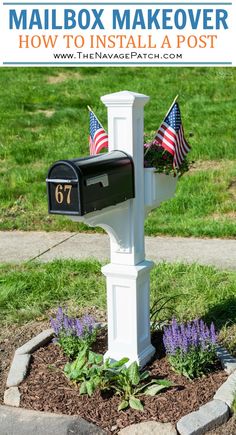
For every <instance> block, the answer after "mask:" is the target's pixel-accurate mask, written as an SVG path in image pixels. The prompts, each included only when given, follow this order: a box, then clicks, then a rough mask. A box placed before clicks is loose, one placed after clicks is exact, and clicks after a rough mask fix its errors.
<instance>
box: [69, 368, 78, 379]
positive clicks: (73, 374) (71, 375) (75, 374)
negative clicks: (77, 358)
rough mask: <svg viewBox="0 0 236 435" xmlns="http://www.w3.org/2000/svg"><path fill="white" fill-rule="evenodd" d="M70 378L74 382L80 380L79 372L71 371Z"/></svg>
mask: <svg viewBox="0 0 236 435" xmlns="http://www.w3.org/2000/svg"><path fill="white" fill-rule="evenodd" d="M69 378H70V379H72V380H76V379H78V378H79V373H78V370H71V372H70V373H69Z"/></svg>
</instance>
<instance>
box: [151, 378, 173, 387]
mask: <svg viewBox="0 0 236 435" xmlns="http://www.w3.org/2000/svg"><path fill="white" fill-rule="evenodd" d="M152 382H153V383H155V384H158V385H163V386H164V387H166V388H169V387H173V385H174V384H173V382H171V381H168V379H154V380H153V381H152Z"/></svg>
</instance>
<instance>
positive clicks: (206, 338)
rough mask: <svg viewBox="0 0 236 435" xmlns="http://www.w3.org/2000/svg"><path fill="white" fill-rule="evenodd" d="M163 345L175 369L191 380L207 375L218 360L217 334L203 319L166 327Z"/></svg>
mask: <svg viewBox="0 0 236 435" xmlns="http://www.w3.org/2000/svg"><path fill="white" fill-rule="evenodd" d="M163 343H164V346H165V349H166V353H167V355H168V358H169V361H170V364H171V365H172V367H173V369H174V370H175V371H176V372H178V373H180V374H182V375H184V376H186V377H187V378H189V379H193V378H197V377H199V376H202V375H203V374H204V373H206V372H207V371H208V370H209V369H210V368H211V367H212V365H213V364H214V363H215V360H216V333H215V327H214V324H213V323H212V324H211V326H210V328H208V326H207V325H206V324H205V323H204V322H203V320H201V319H196V320H194V321H192V322H188V323H187V324H183V323H180V324H178V323H177V321H176V319H172V322H171V324H170V325H169V326H167V327H164V335H163Z"/></svg>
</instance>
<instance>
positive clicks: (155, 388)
mask: <svg viewBox="0 0 236 435" xmlns="http://www.w3.org/2000/svg"><path fill="white" fill-rule="evenodd" d="M172 385H173V384H172V382H170V381H167V380H165V379H163V380H156V381H153V383H152V384H151V385H149V386H148V387H147V388H146V390H144V394H146V395H147V396H155V395H156V394H157V393H159V391H161V390H164V389H166V388H169V387H171V386H172Z"/></svg>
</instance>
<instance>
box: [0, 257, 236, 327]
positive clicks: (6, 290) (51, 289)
mask: <svg viewBox="0 0 236 435" xmlns="http://www.w3.org/2000/svg"><path fill="white" fill-rule="evenodd" d="M100 268H101V264H100V263H99V262H98V261H76V260H63V261H62V260H56V261H53V262H50V263H46V264H44V263H39V262H30V263H24V264H17V265H16V264H15V265H12V264H9V265H2V266H1V268H0V324H1V325H2V326H4V325H5V326H7V325H10V324H11V323H18V324H22V323H25V322H28V321H30V320H35V319H42V318H45V317H46V318H47V316H48V311H49V310H52V309H54V310H55V311H56V309H57V307H58V305H59V304H62V305H63V306H66V305H69V306H70V307H77V308H83V307H86V308H87V309H88V310H89V308H91V307H96V308H98V309H105V307H106V291H105V278H104V277H103V275H102V273H101V270H100ZM235 286H236V272H229V271H228V272H224V271H219V270H217V269H215V268H213V267H207V266H200V265H197V264H193V265H186V264H168V263H160V264H158V265H157V266H156V267H155V268H154V269H153V271H152V273H151V302H153V301H154V300H156V298H160V297H161V296H165V297H170V296H173V295H176V294H178V295H181V296H178V297H177V298H176V299H175V300H174V301H172V303H173V306H172V308H173V309H174V311H175V314H176V316H177V318H178V319H181V320H187V319H193V318H196V317H203V318H204V319H205V320H206V321H207V322H211V321H214V322H215V324H216V326H217V327H218V329H222V328H223V327H224V326H225V325H226V324H227V322H229V321H230V322H232V323H236V303H235ZM74 309H75V308H74Z"/></svg>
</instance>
